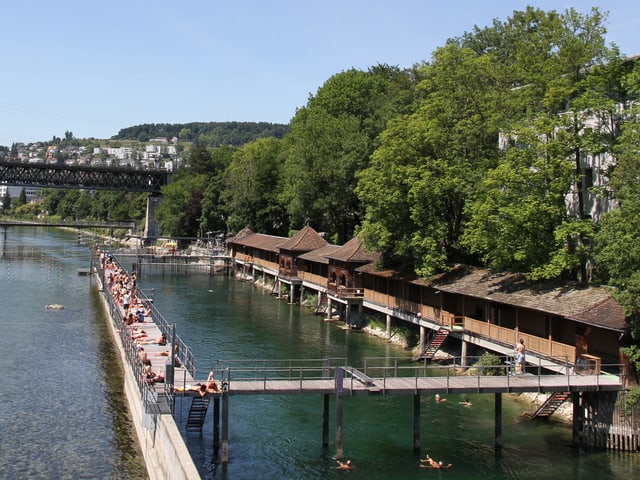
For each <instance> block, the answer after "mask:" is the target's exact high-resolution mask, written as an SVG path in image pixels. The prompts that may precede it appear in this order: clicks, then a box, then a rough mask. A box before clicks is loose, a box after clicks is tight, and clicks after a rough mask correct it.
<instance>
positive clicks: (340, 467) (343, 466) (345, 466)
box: [336, 460, 354, 470]
mask: <svg viewBox="0 0 640 480" xmlns="http://www.w3.org/2000/svg"><path fill="white" fill-rule="evenodd" d="M336 462H338V466H337V467H336V468H337V469H338V470H351V469H352V468H354V467H353V465H351V460H347V461H346V462H344V463H342V462H341V461H340V460H336Z"/></svg>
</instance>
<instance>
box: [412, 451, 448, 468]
mask: <svg viewBox="0 0 640 480" xmlns="http://www.w3.org/2000/svg"><path fill="white" fill-rule="evenodd" d="M420 463H422V465H420V466H421V467H422V468H437V469H441V468H451V467H453V464H452V463H449V464H447V465H445V464H443V463H442V462H436V461H435V460H434V459H433V458H431V457H430V456H429V454H428V453H427V456H426V457H425V458H424V459H423V460H420ZM425 464H426V465H425Z"/></svg>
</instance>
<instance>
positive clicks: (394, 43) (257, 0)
mask: <svg viewBox="0 0 640 480" xmlns="http://www.w3.org/2000/svg"><path fill="white" fill-rule="evenodd" d="M527 5H532V6H534V7H538V8H540V9H542V10H545V11H549V10H556V11H559V12H563V11H564V10H565V9H567V8H570V7H574V8H575V9H576V10H577V11H578V12H580V13H583V14H587V13H589V11H590V9H591V8H592V7H598V8H599V9H600V10H601V11H606V12H609V17H608V21H607V24H606V25H607V30H608V32H607V41H608V42H609V43H615V44H616V45H618V47H620V50H621V52H622V53H623V54H624V55H634V54H638V53H640V40H639V39H640V35H638V32H639V31H640V2H637V1H634V0H593V1H581V0H574V1H573V2H568V1H563V0H556V1H548V0H541V1H537V2H536V1H534V0H531V1H518V0H510V1H507V0H491V1H482V0H450V1H442V0H437V1H435V0H393V1H392V0H227V1H224V2H223V1H220V0H187V1H177V0H173V1H169V0H154V1H151V0H147V1H145V0H108V1H91V0H89V1H87V0H59V1H56V2H54V1H51V0H9V1H7V2H5V3H4V4H3V6H2V25H1V26H0V61H1V62H2V68H1V69H0V145H5V146H10V145H11V144H12V143H14V142H24V143H28V142H35V141H49V140H51V139H52V138H53V136H57V137H64V136H65V132H67V131H70V132H72V133H73V135H74V136H75V137H77V138H89V137H93V138H99V139H106V138H110V137H111V136H113V135H116V134H117V133H118V131H119V130H120V129H122V128H126V127H131V126H134V125H139V124H143V123H188V122H224V121H238V122H244V121H247V122H271V123H289V121H290V120H291V118H292V117H293V116H294V115H295V113H296V110H297V109H298V108H301V107H303V106H305V105H306V103H307V101H308V99H309V96H310V95H314V94H315V93H316V92H317V90H318V88H320V87H321V86H322V85H323V84H324V83H325V82H326V81H327V80H328V79H329V78H330V77H331V76H333V75H335V74H337V73H340V72H342V71H346V70H349V69H351V68H355V69H359V70H367V69H368V68H370V67H372V66H375V65H378V64H387V65H391V66H398V67H400V68H408V67H411V66H413V65H415V64H418V63H422V62H427V61H429V60H430V59H431V55H432V53H433V52H434V51H435V50H436V49H437V48H439V47H441V46H443V45H444V44H445V42H446V40H447V39H448V38H453V37H458V36H460V35H462V34H463V33H464V32H468V31H471V30H472V29H473V28H474V26H476V25H477V26H478V27H485V26H490V25H491V24H492V23H493V20H494V19H498V20H501V21H506V20H507V18H508V17H510V16H511V15H512V14H513V12H514V11H515V10H524V9H525V8H526V6H527Z"/></svg>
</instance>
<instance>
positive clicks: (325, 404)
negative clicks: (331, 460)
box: [322, 393, 329, 448]
mask: <svg viewBox="0 0 640 480" xmlns="http://www.w3.org/2000/svg"><path fill="white" fill-rule="evenodd" d="M322 397H323V398H322V447H323V448H326V447H328V446H329V394H328V393H325V394H324V395H323V396H322Z"/></svg>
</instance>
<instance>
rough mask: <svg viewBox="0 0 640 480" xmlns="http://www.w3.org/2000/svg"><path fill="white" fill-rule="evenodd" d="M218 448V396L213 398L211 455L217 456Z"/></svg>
mask: <svg viewBox="0 0 640 480" xmlns="http://www.w3.org/2000/svg"><path fill="white" fill-rule="evenodd" d="M219 449H220V397H214V398H213V456H214V458H216V457H217V456H218V450H219Z"/></svg>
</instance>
